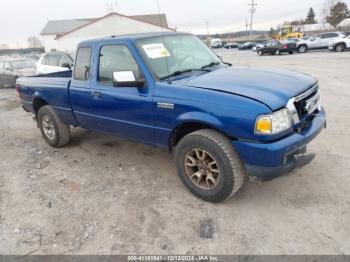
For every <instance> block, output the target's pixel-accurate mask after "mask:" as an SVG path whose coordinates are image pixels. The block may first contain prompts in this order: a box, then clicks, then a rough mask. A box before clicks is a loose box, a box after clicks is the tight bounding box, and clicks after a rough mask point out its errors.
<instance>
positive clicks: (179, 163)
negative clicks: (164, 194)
mask: <svg viewBox="0 0 350 262" xmlns="http://www.w3.org/2000/svg"><path fill="white" fill-rule="evenodd" d="M199 152H202V153H200V154H199ZM203 152H205V154H203ZM198 155H199V156H200V157H203V156H204V155H205V156H206V159H207V160H208V158H209V159H211V160H213V161H214V162H215V165H208V163H213V162H210V161H211V160H209V161H208V163H204V164H203V163H201V162H207V160H204V161H201V160H200V159H201V158H200V157H198ZM191 158H192V159H194V160H191ZM188 160H190V161H189V162H190V163H187V164H186V162H188ZM175 163H176V167H177V170H178V173H179V176H180V178H181V180H182V182H183V184H184V185H185V186H186V187H187V188H188V189H189V191H190V192H191V193H192V194H193V195H195V196H197V197H198V198H201V199H203V200H205V201H209V202H214V203H218V202H222V201H224V200H226V199H228V198H230V197H231V196H233V195H234V194H235V193H237V192H238V191H239V189H240V188H241V187H242V185H243V183H244V179H245V171H244V167H243V163H242V161H241V160H240V158H239V156H238V154H237V153H236V151H235V150H234V148H233V146H232V144H231V141H230V140H229V139H228V138H227V137H226V136H224V135H223V134H221V133H219V132H216V131H214V130H210V129H203V130H199V131H196V132H193V133H191V134H189V135H187V136H185V137H184V138H182V140H181V141H180V142H179V143H178V145H177V146H176V149H175ZM192 164H194V165H192ZM202 164H203V165H204V169H201V166H200V165H202ZM191 165H192V166H191ZM213 166H214V167H213ZM205 168H207V169H205ZM203 170H204V171H203ZM212 170H216V171H215V172H214V171H213V172H211V171H212ZM203 172H204V173H203ZM206 172H207V174H205V173H206ZM194 174H197V175H194ZM198 174H199V175H198ZM198 176H199V177H198ZM210 176H211V177H212V178H214V177H216V178H215V179H214V180H216V183H208V182H211V178H210ZM191 177H192V178H191Z"/></svg>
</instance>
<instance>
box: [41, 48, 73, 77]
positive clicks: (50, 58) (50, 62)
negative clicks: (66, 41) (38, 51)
mask: <svg viewBox="0 0 350 262" xmlns="http://www.w3.org/2000/svg"><path fill="white" fill-rule="evenodd" d="M35 66H36V73H37V74H38V75H42V74H49V73H54V72H60V71H66V70H70V69H71V68H72V67H73V59H72V57H71V56H70V55H69V54H68V53H65V52H50V53H47V54H44V55H42V56H41V58H40V59H39V60H38V62H37V63H36V65H35Z"/></svg>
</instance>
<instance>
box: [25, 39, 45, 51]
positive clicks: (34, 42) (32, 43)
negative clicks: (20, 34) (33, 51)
mask: <svg viewBox="0 0 350 262" xmlns="http://www.w3.org/2000/svg"><path fill="white" fill-rule="evenodd" d="M27 41H28V46H29V47H30V48H38V47H42V46H43V44H42V42H41V41H40V39H39V38H38V37H36V36H31V37H28V39H27Z"/></svg>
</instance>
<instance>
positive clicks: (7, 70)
mask: <svg viewBox="0 0 350 262" xmlns="http://www.w3.org/2000/svg"><path fill="white" fill-rule="evenodd" d="M34 66H35V60H33V59H6V60H2V61H0V87H14V86H15V84H16V80H17V78H19V77H22V76H31V75H35V68H34Z"/></svg>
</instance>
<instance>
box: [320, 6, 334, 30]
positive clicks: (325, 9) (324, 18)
mask: <svg viewBox="0 0 350 262" xmlns="http://www.w3.org/2000/svg"><path fill="white" fill-rule="evenodd" d="M333 3H334V1H333V0H327V1H325V3H324V5H323V8H322V10H321V13H320V16H319V17H320V22H321V23H322V25H323V30H325V29H326V24H327V23H328V22H327V16H328V15H329V13H330V10H331V8H332V6H333Z"/></svg>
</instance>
